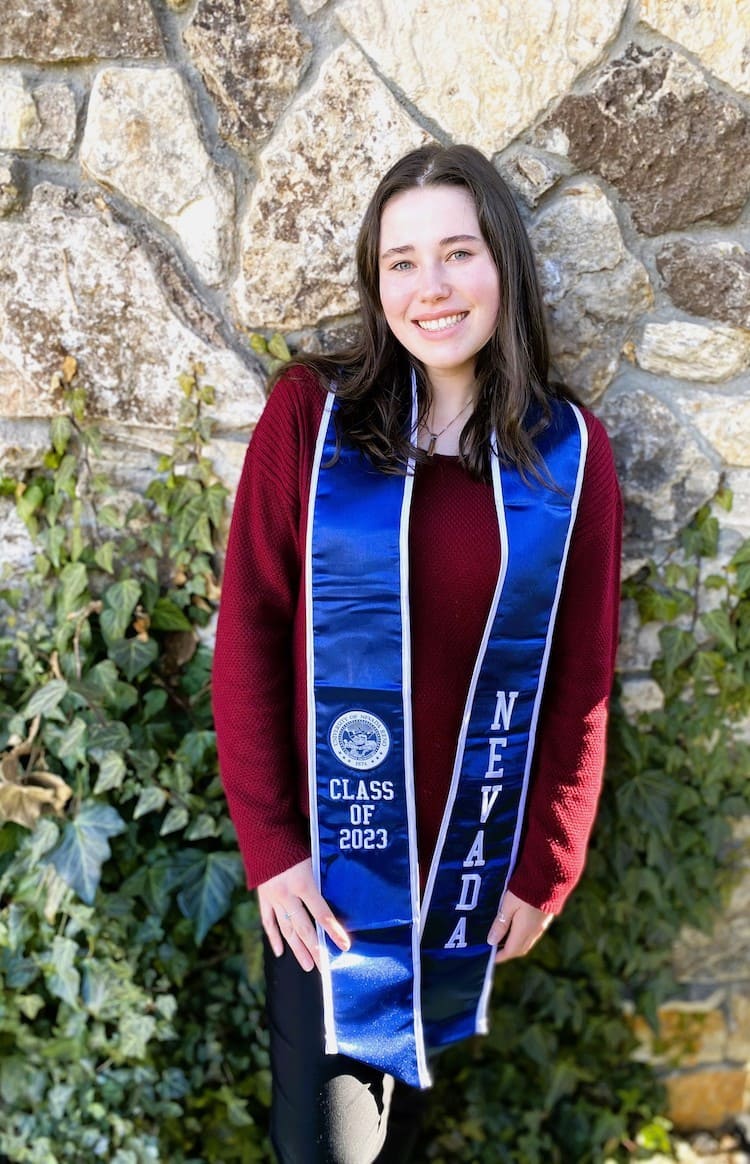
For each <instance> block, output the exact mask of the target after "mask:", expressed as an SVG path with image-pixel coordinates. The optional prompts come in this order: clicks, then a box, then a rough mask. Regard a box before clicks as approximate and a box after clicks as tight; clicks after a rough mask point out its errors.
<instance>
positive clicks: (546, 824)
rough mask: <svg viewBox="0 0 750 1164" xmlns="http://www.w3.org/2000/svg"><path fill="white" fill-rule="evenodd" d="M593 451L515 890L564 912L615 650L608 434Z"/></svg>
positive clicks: (617, 515)
mask: <svg viewBox="0 0 750 1164" xmlns="http://www.w3.org/2000/svg"><path fill="white" fill-rule="evenodd" d="M585 416H586V425H587V428H588V433H589V448H588V455H587V460H586V467H585V472H584V480H583V486H582V490H581V497H580V503H579V509H578V515H577V518H576V524H575V527H574V530H573V537H572V540H571V547H570V553H569V559H568V565H567V569H566V573H565V580H564V582H563V590H562V594H561V598H560V608H559V611H558V618H557V624H556V627H555V632H554V638H553V642H552V652H551V656H550V666H549V672H548V677H547V685H546V688H545V693H544V699H543V703H542V710H541V716H540V721H539V731H538V734H537V749H536V755H535V760H534V767H533V771H532V783H531V789H530V793H529V800H528V806H527V813H526V826H525V834H524V837H523V840H522V845H521V850H520V855H519V860H518V863H517V865H516V869H515V872H514V873H513V876H512V877H511V880H510V883H509V888H510V890H511V891H512V892H513V893H515V894H516V895H517V896H518V897H520V898H521V900H522V901H525V902H527V903H528V904H530V905H534V906H536V907H537V908H538V909H542V910H544V911H545V912H546V913H559V911H560V910H561V909H562V907H563V905H564V903H565V901H566V899H567V897H568V896H569V894H570V892H571V891H572V889H573V888H574V886H575V884H576V883H577V881H578V880H579V878H580V876H581V873H582V872H583V866H584V862H585V857H586V848H587V845H588V839H589V835H590V833H591V829H592V826H593V822H594V816H595V814H596V808H597V803H598V798H599V792H600V789H601V781H602V773H603V770H604V759H605V748H606V728H607V714H608V706H609V694H610V689H611V686H612V678H613V672H614V664H615V654H616V650H617V632H618V615H619V597H620V593H619V591H620V553H621V538H622V500H621V496H620V489H619V485H618V482H617V477H616V474H615V468H614V462H613V458H612V452H611V449H610V445H609V441H608V439H607V435H606V433H605V431H604V429H603V427H602V425H601V424H600V422H599V421H597V420H596V418H595V417H594V416H592V415H591V414H590V413H586V414H585Z"/></svg>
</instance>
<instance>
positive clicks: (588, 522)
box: [213, 369, 622, 913]
mask: <svg viewBox="0 0 750 1164" xmlns="http://www.w3.org/2000/svg"><path fill="white" fill-rule="evenodd" d="M323 403H324V391H323V389H322V388H321V387H320V386H319V384H318V383H317V380H315V378H314V377H313V376H312V374H311V373H309V372H307V371H303V370H301V369H295V370H292V371H290V372H287V373H286V375H285V376H284V377H283V378H282V379H281V380H280V381H279V383H278V384H277V385H276V387H275V388H274V390H273V393H272V394H271V397H270V400H269V402H268V404H267V406H266V408H265V411H264V412H263V415H262V417H261V419H260V421H259V422H258V425H257V427H256V430H255V433H254V435H253V438H252V441H251V444H250V447H249V450H248V453H247V457H246V460H245V466H244V469H243V473H242V478H241V481H240V484H239V488H238V491H237V498H236V502H235V508H234V514H233V518H232V528H231V532H230V537H229V544H228V547H227V558H226V567H225V573H224V582H223V591H222V600H221V609H220V613H219V624H218V631H217V639H216V652H215V656H214V678H213V692H214V694H213V699H214V714H215V722H216V730H217V733H218V745H219V760H220V765H221V774H222V779H223V782H224V787H225V789H226V794H227V799H228V802H229V809H230V812H231V815H232V819H233V821H234V825H235V828H236V830H237V836H238V839H239V845H240V850H241V852H242V856H243V859H244V863H245V869H246V872H247V880H248V884H249V885H250V886H251V887H252V886H255V885H258V884H260V882H262V881H265V880H267V879H268V878H269V877H273V876H275V875H276V874H277V873H281V872H282V871H283V870H284V869H287V868H289V867H290V866H291V865H294V864H296V863H297V862H298V861H301V860H302V859H303V858H304V857H307V856H309V854H310V840H309V820H308V816H307V810H308V799H307V770H306V692H305V626H304V609H305V605H304V594H303V583H304V547H305V533H306V524H307V522H306V518H307V503H308V495H309V483H310V478H311V475H312V460H313V454H314V449H315V441H316V436H317V432H318V428H319V425H320V420H321V416H322V412H323ZM584 415H585V418H586V425H587V428H588V433H589V449H588V457H587V460H586V467H585V472H584V480H583V487H582V491H581V498H580V504H579V509H578V516H577V519H576V523H575V528H574V531H573V537H572V541H571V546H570V554H569V558H568V566H567V570H566V574H565V580H564V584H563V591H562V595H561V600H560V608H559V612H558V618H557V625H556V629H555V634H554V639H553V646H552V652H551V656H550V666H549V672H548V677H547V685H546V688H545V694H544V700H543V705H542V713H541V717H540V723H539V730H538V735H537V747H536V755H535V759H534V766H533V774H532V784H531V789H530V792H529V798H528V801H527V813H526V826H525V835H524V839H523V842H522V846H521V849H520V853H519V859H518V863H517V866H516V870H515V872H514V874H513V876H512V879H511V881H510V889H511V890H512V892H513V893H515V894H517V895H518V897H520V898H521V899H522V900H523V901H526V902H528V903H529V904H531V905H535V906H537V907H538V908H539V909H543V910H545V911H547V912H550V913H557V912H559V910H560V909H561V908H562V905H563V903H564V901H565V899H566V897H567V896H568V894H569V893H570V891H571V889H572V888H573V886H574V885H575V883H576V882H577V880H578V878H579V877H580V875H581V871H582V869H583V863H584V858H585V852H586V845H587V842H588V837H589V833H590V831H591V826H592V823H593V819H594V814H595V811H596V804H597V799H598V796H599V789H600V785H601V777H602V769H603V765H604V746H605V730H606V720H607V705H608V696H609V690H610V687H611V683H612V671H613V667H614V658H615V650H616V645H617V617H618V610H619V563H620V536H621V534H620V531H621V524H622V506H621V500H620V491H619V487H618V484H617V478H616V476H615V470H614V465H613V461H612V454H611V451H610V447H609V442H608V440H607V436H606V434H605V432H604V429H603V428H602V426H601V424H600V423H599V421H598V420H597V419H596V418H595V417H594V416H592V414H591V413H588V412H585V413H584ZM499 555H500V543H499V534H498V527H497V516H496V513H495V506H494V499H493V493H492V488H491V486H490V485H489V484H484V483H482V482H480V481H476V480H475V479H473V478H472V477H470V476H469V474H468V473H467V472H466V470H465V469H463V468H462V467H461V465H460V464H459V461H458V458H456V457H442V456H436V457H435V458H434V460H433V461H431V462H430V463H428V464H426V465H421V466H419V467H418V469H417V473H416V479H415V483H414V495H413V501H412V510H411V519H410V526H409V564H410V576H411V616H412V665H413V720H414V758H415V780H416V796H417V823H418V843H419V855H420V864H421V866H422V867H423V868H427V867H428V866H429V862H430V859H431V856H432V851H433V848H434V845H435V841H436V838H437V834H438V831H439V827H440V820H441V817H442V814H443V808H444V805H445V799H446V795H447V791H448V787H449V784H450V777H451V771H452V766H453V759H454V752H455V746H456V739H457V736H458V730H459V724H460V720H461V715H462V712H463V706H464V701H465V698H466V693H467V691H468V687H469V682H470V678H471V672H472V668H473V665H474V660H475V658H476V655H477V652H478V649H479V644H480V641H481V637H482V631H483V629H484V624H485V621H486V617H487V612H488V610H489V606H490V602H491V599H492V594H493V591H494V587H495V583H496V580H497V574H498V566H499Z"/></svg>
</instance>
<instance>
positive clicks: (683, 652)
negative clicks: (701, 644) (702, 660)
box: [659, 626, 695, 678]
mask: <svg viewBox="0 0 750 1164" xmlns="http://www.w3.org/2000/svg"><path fill="white" fill-rule="evenodd" d="M659 640H660V642H661V645H662V650H663V652H664V668H665V672H666V674H667V677H668V678H671V676H672V675H674V673H675V671H676V670H677V668H678V667H680V666H681V665H682V664H683V663H685V662H686V661H687V660H688V659H689V658H690V656H691V655H692V653H693V651H694V650H695V636H694V635H692V634H690V632H689V631H685V630H682V629H681V628H680V627H676V626H664V627H662V628H661V630H660V631H659Z"/></svg>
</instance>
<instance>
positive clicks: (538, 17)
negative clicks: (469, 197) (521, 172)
mask: <svg viewBox="0 0 750 1164" xmlns="http://www.w3.org/2000/svg"><path fill="white" fill-rule="evenodd" d="M626 7H627V5H626V4H625V3H623V0H562V2H561V3H557V4H544V5H536V6H535V8H534V17H533V19H529V12H528V10H527V8H526V7H525V6H524V5H522V4H497V3H494V0H473V2H472V3H470V4H463V5H461V7H460V9H457V8H456V5H455V2H454V0H431V2H430V3H426V2H425V0H372V2H371V3H367V4H363V3H362V0H344V3H343V4H340V5H339V7H338V9H337V16H338V18H339V20H340V21H341V23H342V24H343V25H344V28H345V29H346V31H347V32H348V33H349V35H350V36H351V37H352V38H353V39H354V40H355V41H356V42H357V43H358V44H359V46H360V47H361V48H362V49H363V50H364V52H365V53H366V54H367V56H368V57H369V58H370V59H371V60H373V61H375V63H376V64H377V66H378V69H379V71H380V72H381V73H383V74H384V75H385V76H386V77H388V78H389V79H390V80H391V81H392V82H393V83H394V84H395V85H396V86H397V87H398V89H399V90H400V91H401V92H402V93H403V94H404V95H405V96H406V98H407V100H408V101H410V102H412V104H413V105H415V106H416V107H417V109H419V110H420V112H421V113H423V114H424V115H425V116H427V117H429V118H431V119H432V120H433V121H435V122H437V123H438V124H439V125H441V126H442V127H443V129H444V130H445V131H446V133H447V134H449V136H450V137H451V138H453V139H454V140H455V141H470V142H471V143H472V144H473V145H475V146H477V147H478V148H479V149H482V150H484V151H485V152H486V153H493V152H494V151H496V150H500V149H502V148H503V147H504V146H506V145H508V143H509V142H511V141H512V140H513V138H514V137H516V136H517V135H518V134H519V133H520V132H521V131H522V130H523V129H525V128H526V127H527V126H528V125H530V124H531V122H532V121H533V120H534V118H535V117H537V116H538V114H539V113H540V112H541V111H542V110H543V109H544V108H545V106H546V105H548V104H549V102H550V101H553V100H554V99H555V98H557V97H559V96H560V95H561V94H563V93H565V92H566V90H567V89H568V88H569V87H570V86H571V84H572V83H573V81H574V80H575V79H576V77H577V76H578V75H579V73H581V72H582V70H583V69H586V68H588V67H590V66H591V65H592V64H594V63H595V62H596V61H598V60H599V59H600V57H601V56H602V54H603V52H604V49H605V47H606V45H607V44H608V43H609V42H610V41H611V40H612V38H613V37H614V36H615V34H616V32H617V30H618V28H619V26H620V22H621V20H622V17H623V14H624V12H625V9H626Z"/></svg>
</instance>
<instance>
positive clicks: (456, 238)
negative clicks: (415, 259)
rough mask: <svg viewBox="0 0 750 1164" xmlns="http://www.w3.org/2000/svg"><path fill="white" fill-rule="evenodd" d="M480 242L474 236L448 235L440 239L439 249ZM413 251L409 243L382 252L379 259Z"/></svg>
mask: <svg viewBox="0 0 750 1164" xmlns="http://www.w3.org/2000/svg"><path fill="white" fill-rule="evenodd" d="M480 241H481V240H480V239H479V238H477V236H476V235H475V234H449V235H448V237H447V238H441V240H440V243H439V245H440V246H441V247H450V246H453V244H454V243H459V242H480ZM413 250H414V247H413V246H412V245H411V243H407V245H406V246H403V247H389V249H388V250H387V251H383V253H382V255H381V256H380V257H381V259H387V258H389V257H390V256H391V255H406V254H408V253H409V251H413Z"/></svg>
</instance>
